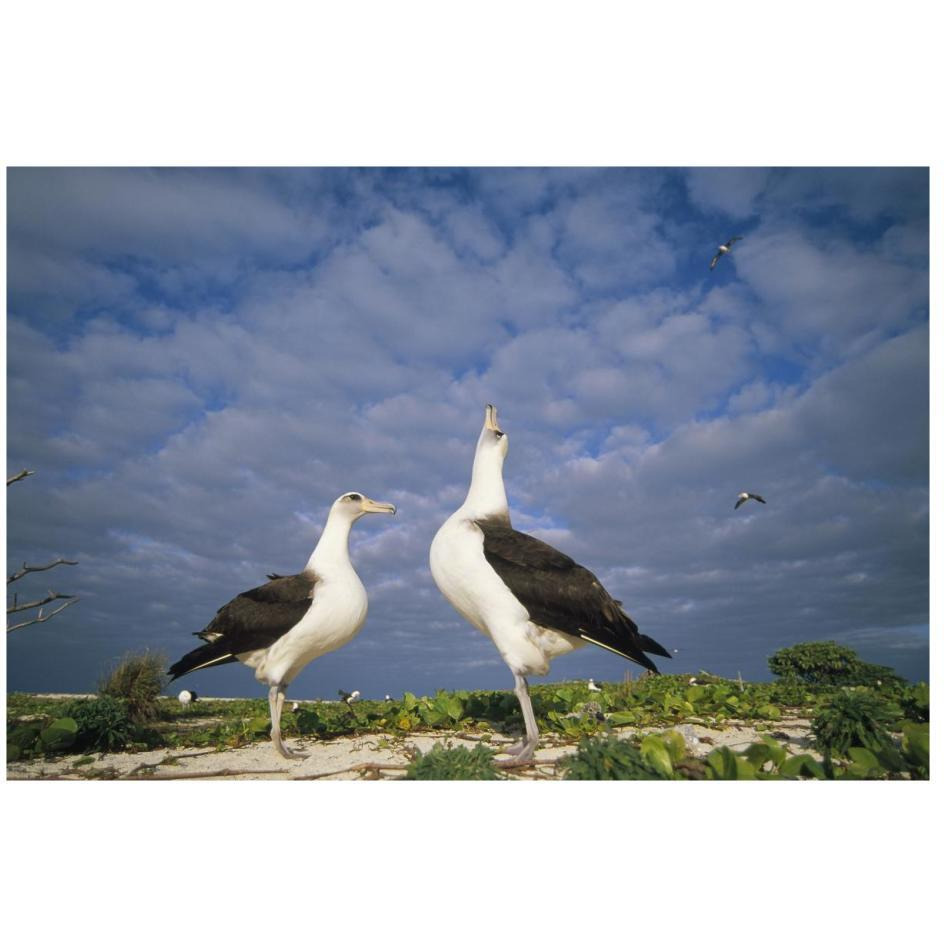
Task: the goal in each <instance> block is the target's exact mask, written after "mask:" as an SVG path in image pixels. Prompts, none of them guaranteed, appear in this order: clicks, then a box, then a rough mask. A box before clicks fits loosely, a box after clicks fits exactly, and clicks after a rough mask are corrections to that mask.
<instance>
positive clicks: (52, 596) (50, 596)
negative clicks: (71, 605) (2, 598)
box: [7, 590, 75, 614]
mask: <svg viewBox="0 0 944 944" xmlns="http://www.w3.org/2000/svg"><path fill="white" fill-rule="evenodd" d="M74 597H75V594H74V593H57V592H56V591H55V590H50V591H49V592H48V593H47V594H46V596H44V597H43V598H42V600H34V601H33V602H32V603H18V602H17V599H16V594H14V596H13V606H8V607H7V613H8V614H9V613H19V612H20V611H21V610H34V609H36V607H37V606H45V605H46V604H47V603H52V601H53V600H71V599H73V598H74Z"/></svg>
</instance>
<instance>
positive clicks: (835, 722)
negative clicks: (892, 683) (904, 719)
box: [811, 691, 897, 759]
mask: <svg viewBox="0 0 944 944" xmlns="http://www.w3.org/2000/svg"><path fill="white" fill-rule="evenodd" d="M896 719H897V716H896V713H895V711H894V710H893V709H892V708H891V707H890V706H889V705H888V704H887V703H886V702H884V701H882V700H881V699H880V698H878V697H876V696H875V695H873V694H872V693H871V692H866V691H854V692H844V691H843V692H839V693H837V694H836V695H835V696H834V697H833V698H832V699H830V701H829V702H828V704H826V705H825V706H824V707H823V708H821V709H820V710H819V711H818V712H817V713H816V714H815V715H814V716H813V721H812V724H811V728H812V731H813V735H814V737H815V738H816V745H817V747H818V748H819V749H820V750H821V751H822V753H823V756H824V757H825V758H827V759H828V758H829V757H830V756H832V755H836V756H840V757H842V756H848V754H849V749H850V748H852V747H864V748H867V749H868V750H870V751H873V752H875V753H881V752H885V751H887V750H889V749H891V750H894V749H895V748H894V742H893V741H892V739H891V736H890V735H889V733H888V731H887V730H886V725H888V724H891V723H894V722H895V720H896Z"/></svg>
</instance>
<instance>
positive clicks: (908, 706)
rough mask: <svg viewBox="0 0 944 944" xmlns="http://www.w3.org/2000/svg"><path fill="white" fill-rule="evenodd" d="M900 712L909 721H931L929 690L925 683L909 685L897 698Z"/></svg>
mask: <svg viewBox="0 0 944 944" xmlns="http://www.w3.org/2000/svg"><path fill="white" fill-rule="evenodd" d="M898 701H899V703H900V704H901V710H902V712H903V713H904V716H905V717H906V718H907V719H908V720H909V721H921V722H924V721H930V720H931V689H930V688H928V683H927V682H918V683H917V684H916V685H909V686H908V687H907V688H906V689H905V690H904V691H903V692H902V693H901V694H900V695H899V697H898Z"/></svg>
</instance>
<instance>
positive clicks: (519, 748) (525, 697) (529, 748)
mask: <svg viewBox="0 0 944 944" xmlns="http://www.w3.org/2000/svg"><path fill="white" fill-rule="evenodd" d="M514 675H515V694H516V695H517V696H518V704H519V705H521V714H522V715H523V716H524V732H525V734H524V740H523V741H522V742H521V743H520V744H515V745H514V746H513V747H509V748H505V753H506V754H511V755H512V757H513V758H514V760H510V761H508V760H506V761H500V762H499V764H500V766H502V767H514V766H516V765H518V764H527V763H529V762H530V761H531V758H532V757H533V756H534V749H535V748H536V747H537V746H538V723H537V721H535V720H534V708H532V707H531V695H530V694H529V693H528V680H527V679H526V678H525V677H524V676H523V675H519V674H518V673H517V672H515V673H514Z"/></svg>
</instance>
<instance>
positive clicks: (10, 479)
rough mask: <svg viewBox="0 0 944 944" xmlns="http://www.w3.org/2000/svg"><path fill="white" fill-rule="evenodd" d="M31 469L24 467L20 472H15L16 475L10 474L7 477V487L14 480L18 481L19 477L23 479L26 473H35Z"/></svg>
mask: <svg viewBox="0 0 944 944" xmlns="http://www.w3.org/2000/svg"><path fill="white" fill-rule="evenodd" d="M35 474H36V473H35V472H33V471H32V470H31V469H24V470H23V471H22V472H17V473H16V475H11V476H10V478H8V479H7V487H9V486H11V485H12V484H13V483H14V482H19V481H20V479H25V478H26V476H27V475H35Z"/></svg>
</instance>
